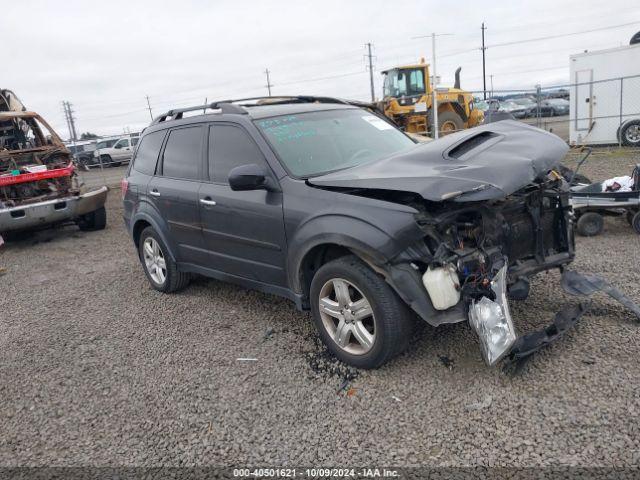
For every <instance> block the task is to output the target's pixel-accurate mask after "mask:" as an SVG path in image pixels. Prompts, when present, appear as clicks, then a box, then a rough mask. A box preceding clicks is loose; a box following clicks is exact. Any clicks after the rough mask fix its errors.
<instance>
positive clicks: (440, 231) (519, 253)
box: [409, 171, 574, 365]
mask: <svg viewBox="0 0 640 480" xmlns="http://www.w3.org/2000/svg"><path fill="white" fill-rule="evenodd" d="M415 207H416V208H417V209H419V213H418V214H417V215H416V219H417V222H418V224H419V225H420V228H421V229H422V231H423V232H424V237H423V239H422V240H421V243H423V245H413V246H412V248H411V249H410V250H412V251H414V252H417V251H420V255H419V256H414V258H413V260H412V262H411V267H412V268H413V269H414V270H416V271H417V272H418V273H419V274H420V276H421V278H422V283H423V286H424V289H425V290H426V291H427V293H428V297H429V298H428V300H429V301H430V302H429V303H430V304H431V305H425V310H431V312H430V313H429V314H428V315H425V316H424V317H426V319H427V321H429V322H430V323H433V324H440V323H452V322H454V321H461V320H465V319H467V318H468V319H469V320H470V321H471V324H472V326H474V329H475V330H476V331H477V332H478V334H479V335H480V338H481V342H482V345H483V352H484V357H485V360H486V361H487V363H489V364H491V365H493V364H494V363H496V362H497V361H498V360H499V359H500V358H502V357H503V356H504V354H506V353H507V352H508V351H509V348H510V347H511V346H512V345H513V343H514V342H515V339H516V335H515V332H514V330H513V324H512V321H511V316H510V313H509V306H508V302H507V293H510V294H511V295H513V296H514V297H515V298H525V297H526V296H527V295H528V289H529V278H530V277H531V276H532V275H534V274H535V273H538V272H541V271H544V270H549V269H552V268H560V267H563V266H565V265H567V264H568V263H570V262H571V261H572V260H573V258H574V239H573V230H572V223H571V217H572V211H571V207H570V205H569V192H568V190H567V188H566V183H565V182H564V181H563V179H562V178H561V177H560V176H559V175H556V174H555V172H553V171H551V172H550V173H549V174H548V175H547V176H546V177H545V178H544V179H542V180H540V181H537V182H534V183H531V184H530V185H527V186H526V187H525V188H522V189H521V190H518V191H516V192H514V193H513V194H511V195H509V196H507V197H506V198H504V199H500V200H489V201H482V202H469V203H453V202H420V203H418V204H416V205H415ZM409 255H411V253H409ZM439 272H447V273H448V275H443V274H442V273H440V274H439ZM425 313H426V312H425ZM491 337H493V338H494V340H493V342H492V341H490V340H489V338H491ZM498 344H499V345H501V348H500V349H499V351H497V350H496V349H497V345H498Z"/></svg>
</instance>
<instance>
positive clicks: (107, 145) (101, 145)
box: [96, 138, 118, 149]
mask: <svg viewBox="0 0 640 480" xmlns="http://www.w3.org/2000/svg"><path fill="white" fill-rule="evenodd" d="M117 141H118V139H117V138H112V139H111V140H102V141H101V142H98V143H97V144H96V149H98V148H110V147H113V146H114V145H115V144H116V142H117Z"/></svg>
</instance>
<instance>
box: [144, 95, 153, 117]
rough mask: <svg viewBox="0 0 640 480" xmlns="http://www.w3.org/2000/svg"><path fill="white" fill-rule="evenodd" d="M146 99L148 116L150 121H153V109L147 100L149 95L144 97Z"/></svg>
mask: <svg viewBox="0 0 640 480" xmlns="http://www.w3.org/2000/svg"><path fill="white" fill-rule="evenodd" d="M145 98H146V99H147V107H149V117H151V121H152V122H153V111H151V103H150V102H149V95H147V96H146V97H145Z"/></svg>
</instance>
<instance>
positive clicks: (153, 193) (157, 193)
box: [149, 188, 160, 197]
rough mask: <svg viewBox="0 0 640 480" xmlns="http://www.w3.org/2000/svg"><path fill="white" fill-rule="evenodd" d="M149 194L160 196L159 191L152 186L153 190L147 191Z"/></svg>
mask: <svg viewBox="0 0 640 480" xmlns="http://www.w3.org/2000/svg"><path fill="white" fill-rule="evenodd" d="M149 195H153V196H154V197H159V196H160V192H159V191H158V190H156V189H155V188H154V189H153V190H151V191H150V192H149Z"/></svg>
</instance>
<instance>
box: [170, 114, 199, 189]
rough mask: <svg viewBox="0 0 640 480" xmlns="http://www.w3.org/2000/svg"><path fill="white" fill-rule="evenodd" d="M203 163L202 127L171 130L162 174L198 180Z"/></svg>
mask: <svg viewBox="0 0 640 480" xmlns="http://www.w3.org/2000/svg"><path fill="white" fill-rule="evenodd" d="M201 163H202V128H201V127H200V126H196V127H186V128H178V129H175V130H171V132H169V138H168V139H167V145H166V146H165V147H164V153H163V156H162V175H163V176H165V177H171V178H181V179H186V180H198V179H199V178H200V165H201Z"/></svg>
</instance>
